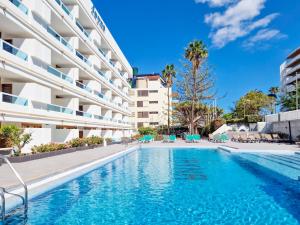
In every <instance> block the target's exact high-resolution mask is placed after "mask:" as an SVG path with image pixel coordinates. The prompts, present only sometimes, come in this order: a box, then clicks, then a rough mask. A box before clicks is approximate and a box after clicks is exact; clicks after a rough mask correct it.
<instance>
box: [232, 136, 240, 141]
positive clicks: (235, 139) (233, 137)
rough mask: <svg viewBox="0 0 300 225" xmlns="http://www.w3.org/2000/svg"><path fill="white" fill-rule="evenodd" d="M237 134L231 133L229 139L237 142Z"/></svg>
mask: <svg viewBox="0 0 300 225" xmlns="http://www.w3.org/2000/svg"><path fill="white" fill-rule="evenodd" d="M239 137H240V136H239V135H238V134H232V138H231V140H232V141H234V142H238V141H239Z"/></svg>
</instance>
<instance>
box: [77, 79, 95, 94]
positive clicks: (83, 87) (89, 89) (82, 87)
mask: <svg viewBox="0 0 300 225" xmlns="http://www.w3.org/2000/svg"><path fill="white" fill-rule="evenodd" d="M76 86H77V87H79V88H81V89H83V90H85V91H87V92H89V93H93V90H92V89H91V88H89V87H88V86H86V85H85V84H83V83H80V82H79V81H76Z"/></svg>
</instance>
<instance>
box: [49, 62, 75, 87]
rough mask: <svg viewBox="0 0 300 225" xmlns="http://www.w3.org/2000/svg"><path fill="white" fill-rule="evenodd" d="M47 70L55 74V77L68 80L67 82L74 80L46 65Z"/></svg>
mask: <svg viewBox="0 0 300 225" xmlns="http://www.w3.org/2000/svg"><path fill="white" fill-rule="evenodd" d="M47 71H48V72H49V73H51V74H53V75H54V76H56V77H59V78H61V79H63V80H65V81H68V82H69V83H71V84H72V83H73V82H74V81H73V79H72V78H70V77H69V76H68V75H66V74H64V73H62V72H60V71H58V70H57V69H55V68H53V67H52V66H48V69H47Z"/></svg>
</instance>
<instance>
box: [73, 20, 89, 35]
mask: <svg viewBox="0 0 300 225" xmlns="http://www.w3.org/2000/svg"><path fill="white" fill-rule="evenodd" d="M76 25H77V27H78V28H79V29H80V30H81V31H82V33H83V34H84V35H85V36H86V37H87V38H89V39H90V35H89V33H88V32H87V31H86V30H85V29H84V27H83V26H82V25H81V24H80V23H79V21H78V20H76Z"/></svg>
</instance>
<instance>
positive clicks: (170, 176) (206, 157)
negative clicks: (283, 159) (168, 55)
mask: <svg viewBox="0 0 300 225" xmlns="http://www.w3.org/2000/svg"><path fill="white" fill-rule="evenodd" d="M288 182H289V180H285V185H283V184H282V183H281V182H278V180H277V179H276V177H274V176H273V175H272V176H269V175H268V171H263V170H260V169H257V168H256V167H255V166H254V167H253V166H252V165H251V164H249V163H248V162H247V161H243V160H242V159H241V160H239V159H238V158H234V157H233V156H230V154H227V153H225V152H220V151H216V150H197V149H143V150H139V151H136V152H134V153H131V154H130V155H128V156H126V157H123V158H120V159H118V160H115V161H114V162H112V163H109V164H107V165H106V166H103V167H101V168H99V169H97V170H95V171H92V172H91V173H89V174H87V175H85V176H82V177H80V178H78V179H75V180H73V181H71V182H69V183H67V184H65V185H62V186H60V187H58V188H56V189H54V190H52V191H50V192H48V193H45V194H44V195H42V196H40V197H38V198H36V199H34V200H32V201H31V202H30V204H29V211H28V214H27V219H26V221H24V219H25V218H24V215H22V214H21V213H16V214H14V215H13V216H11V217H10V218H8V220H7V221H8V224H30V225H38V224H57V225H68V224H72V225H73V224H81V225H82V224H84V225H85V224H88V225H89V224H97V225H98V224H99V225H101V224H116V225H125V224H130V225H137V224H138V225H140V224H149V225H159V224H172V225H175V224H176V225H177V224H178V225H185V224H187V225H194V224H212V225H215V224H228V225H233V224H272V225H277V224H284V225H288V224H300V192H297V190H294V189H291V188H290V184H289V183H288ZM291 182H292V181H291Z"/></svg>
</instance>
